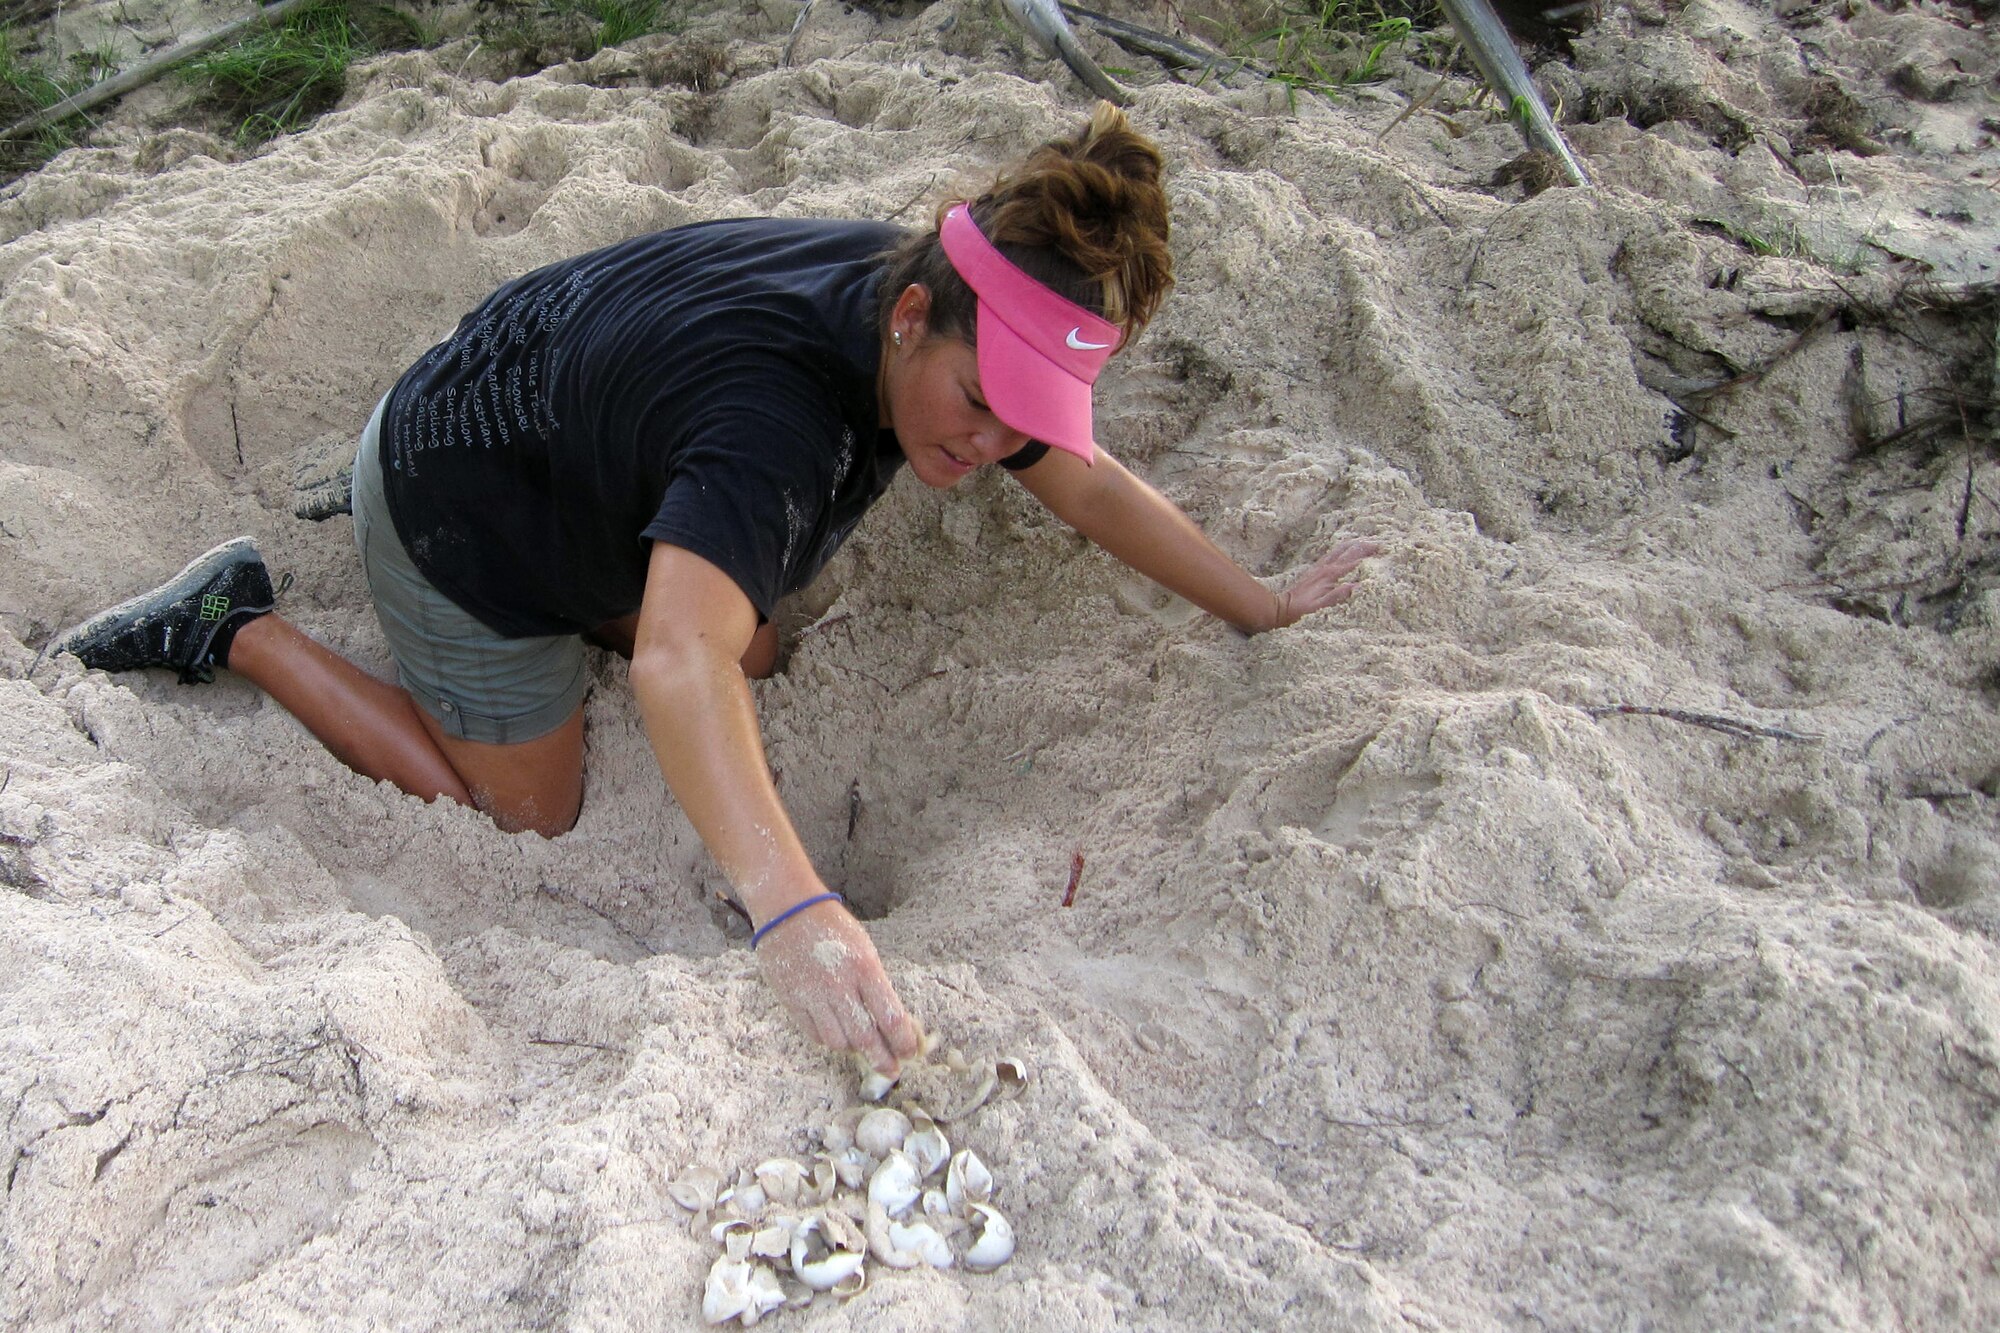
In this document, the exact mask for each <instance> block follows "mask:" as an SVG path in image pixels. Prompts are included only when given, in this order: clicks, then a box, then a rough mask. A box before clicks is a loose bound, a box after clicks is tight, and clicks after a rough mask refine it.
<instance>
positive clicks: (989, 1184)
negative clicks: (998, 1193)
mask: <svg viewBox="0 0 2000 1333" xmlns="http://www.w3.org/2000/svg"><path fill="white" fill-rule="evenodd" d="M944 1197H945V1200H946V1202H947V1203H949V1204H950V1205H951V1210H952V1211H953V1212H954V1213H961V1214H962V1213H964V1212H965V1211H966V1209H967V1208H969V1207H972V1206H973V1205H975V1204H982V1203H985V1202H986V1201H987V1200H988V1199H990V1198H992V1197H993V1173H992V1172H991V1171H989V1170H987V1169H986V1163H984V1162H982V1161H980V1160H979V1154H978V1153H976V1152H974V1151H972V1149H970V1148H967V1149H966V1150H965V1151H963V1152H961V1153H959V1154H958V1155H957V1156H956V1157H953V1158H952V1159H951V1166H950V1167H949V1168H947V1169H946V1171H945V1175H944Z"/></svg>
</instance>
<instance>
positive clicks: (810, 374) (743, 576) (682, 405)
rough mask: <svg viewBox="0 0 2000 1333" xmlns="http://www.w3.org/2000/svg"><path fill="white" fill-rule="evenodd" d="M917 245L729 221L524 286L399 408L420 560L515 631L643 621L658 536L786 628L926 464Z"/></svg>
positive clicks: (393, 475)
mask: <svg viewBox="0 0 2000 1333" xmlns="http://www.w3.org/2000/svg"><path fill="white" fill-rule="evenodd" d="M900 236H901V233H900V232H899V231H897V230H896V229H895V228H893V227H889V226H885V225H882V224H878V223H853V222H819V221H794V220H776V219H745V220H735V221H725V222H707V223H700V224H696V225H694V226H688V227H678V228H675V229H673V230H671V231H664V232H658V233H655V234H653V235H650V236H641V237H637V238H634V239H633V240H629V241H625V242H622V243H620V244H617V245H613V246H610V247H607V248H606V249H602V250H598V251H594V252H592V253H590V254H586V255H582V256H579V257H577V258H575V259H570V260H566V261H564V262H562V263H558V264H552V265H550V266H548V267H547V268H543V269H539V270H537V271H536V272H533V273H530V274H528V275H527V276H526V277H523V278H519V279H516V280H515V281H513V282H511V283H508V284H507V285H506V286H504V287H502V288H501V289H500V290H499V291H497V292H495V293H494V294H493V295H492V296H491V297H489V298H488V299H487V301H486V302H485V304H483V305H481V306H480V307H479V309H477V310H475V311H473V312H472V313H471V314H470V315H467V316H466V317H465V319H464V320H463V321H461V322H460V324H459V326H458V331H457V332H456V333H454V334H453V335H452V336H451V337H450V338H449V339H447V340H446V341H444V342H442V343H440V344H439V345H438V346H436V347H434V348H432V349H431V351H430V352H428V353H427V354H426V355H425V356H424V357H423V359H422V360H420V361H419V362H418V363H417V364H416V365H415V366H413V367H411V368H410V370H409V371H408V372H407V373H406V374H404V376H403V378H402V380H401V381H400V382H398V384H397V385H396V388H395V389H394V391H393V392H392V394H391V396H390V399H389V405H388V409H387V412H386V415H385V417H384V420H383V428H382V451H381V453H382V471H383V485H384V490H385V493H386V495H387V498H388V503H389V510H390V513H391V514H392V515H393V516H394V519H395V523H396V531H397V533H398V535H399V536H401V538H402V540H403V544H404V546H405V547H406V548H407V549H408V550H409V553H410V558H411V559H412V560H413V561H414V562H415V563H416V566H417V568H418V569H420V570H421V571H422V572H423V573H424V575H425V577H426V578H428V579H430V580H431V582H432V583H433V584H435V585H436V586H437V587H438V589H439V590H441V591H442V592H444V593H445V594H446V595H447V596H449V597H450V598H451V599H452V600H453V601H454V602H457V603H458V604H459V605H461V606H463V607H464V608H465V609H466V610H467V611H469V612H471V613H472V614H473V615H475V616H477V617H478V618H479V619H480V620H481V621H483V622H485V623H486V624H488V625H490V626H492V627H493V629H495V630H496V631H498V632H499V633H501V634H504V635H508V636H513V637H521V636H527V635H541V634H574V633H582V632H586V631H588V630H591V629H593V628H595V627H597V626H598V625H601V624H603V623H604V622H606V621H609V620H613V619H616V618H617V617H619V616H623V615H628V614H630V613H631V612H633V611H636V610H637V609H638V608H639V602H640V598H641V596H642V594H643V593H644V591H645V583H646V569H647V559H648V554H649V551H650V543H651V541H654V540H657V541H665V542H669V543H672V544H673V545H675V546H680V547H684V548H686V549H687V550H689V551H692V552H694V553H695V554H696V555H699V556H702V557H703V558H704V559H707V560H709V561H710V562H712V563H713V564H715V565H716V566H717V567H719V568H720V569H721V570H722V571H723V572H724V573H726V574H728V575H729V576H730V577H731V578H732V579H733V580H735V582H736V584H737V585H738V586H739V587H741V588H742V590H743V592H744V594H745V596H747V597H748V598H749V599H750V601H751V603H752V604H753V605H755V606H756V608H757V610H758V612H759V613H760V614H761V615H763V616H764V617H766V618H768V617H769V616H770V615H771V614H772V611H773V609H774V607H775V606H776V604H777V601H778V599H779V597H781V596H782V595H784V594H786V593H789V592H794V591H796V590H798V589H800V588H802V587H804V586H805V585H806V584H807V583H809V582H810V581H811V580H812V578H813V576H814V575H815V574H817V573H818V572H819V570H820V567H821V566H822V565H824V564H825V563H826V561H827V559H828V558H829V557H830V556H831V555H832V554H833V552H834V551H835V549H837V548H838V547H839V545H840V543H841V542H842V541H843V540H844V539H845V538H846V537H847V535H848V533H849V532H851V531H852V530H853V528H854V525H855V524H856V523H857V522H859V521H860V518H861V515H862V513H863V512H864V511H865V510H866V509H867V508H868V507H869V505H871V504H873V503H874V502H875V501H876V500H877V499H878V498H880V496H881V495H882V493H883V491H885V490H886V489H887V488H888V485H889V482H890V481H891V480H892V479H893V477H894V475H895V471H896V469H897V467H899V466H900V465H901V464H902V462H903V455H902V451H901V450H900V449H899V448H898V447H897V443H896V439H895V436H894V435H893V434H892V433H891V432H889V431H886V430H883V429H881V428H880V415H881V414H880V407H879V405H878V402H877V398H876V390H875V378H876V371H877V368H878V366H879V363H880V359H881V349H880V334H879V332H878V329H877V322H876V314H875V292H876V277H877V273H878V271H879V268H880V257H881V255H882V252H883V251H885V250H886V249H888V248H889V247H890V246H891V245H893V244H894V243H895V242H896V241H897V240H898V239H899V238H900ZM1030 448H1031V450H1032V449H1033V446H1031V447H1030ZM1018 457H1019V465H1025V464H1026V463H1028V462H1030V461H1032V459H1031V458H1030V457H1028V456H1027V451H1024V454H1023V455H1021V456H1018ZM1008 461H1009V462H1010V463H1011V462H1015V460H1012V459H1010V460H1008Z"/></svg>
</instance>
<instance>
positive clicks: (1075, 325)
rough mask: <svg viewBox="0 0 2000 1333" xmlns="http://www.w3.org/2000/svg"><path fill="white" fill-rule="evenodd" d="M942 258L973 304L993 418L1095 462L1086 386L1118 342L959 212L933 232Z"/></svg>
mask: <svg viewBox="0 0 2000 1333" xmlns="http://www.w3.org/2000/svg"><path fill="white" fill-rule="evenodd" d="M938 239H939V241H940V242H942V243H943V245H944V253H945V256H946V258H948V259H950V260H951V266H952V267H953V268H954V269H956V270H958V276H959V277H961V278H963V279H965V283H966V285H967V286H968V287H970V288H972V290H973V294H974V295H976V296H977V297H978V298H979V332H978V342H979V384H980V388H981V389H983V390H984V391H985V394H986V401H987V403H988V404H989V405H990V406H991V407H992V408H993V415H994V416H996V417H999V418H1000V420H1001V421H1003V422H1005V423H1006V424H1007V425H1009V426H1011V427H1013V428H1014V429H1015V430H1018V431H1021V432H1022V433H1024V434H1026V435H1027V436H1028V437H1029V438H1031V439H1036V440H1040V441H1042V443H1044V444H1050V445H1054V446H1055V447H1056V448H1058V449H1061V450H1063V451H1065V452H1067V453H1072V454H1075V455H1076V456H1077V457H1078V458H1081V459H1082V460H1083V461H1084V462H1086V463H1094V462H1096V461H1097V442H1096V440H1095V439H1094V438H1093V437H1092V434H1091V428H1090V386H1091V385H1093V384H1095V383H1096V382H1097V372H1098V371H1100V370H1102V369H1104V363H1105V362H1106V361H1108V360H1109V359H1110V358H1111V354H1112V352H1114V351H1116V350H1117V349H1118V344H1119V342H1120V341H1122V340H1123V338H1124V333H1123V331H1122V330H1120V329H1119V327H1118V326H1117V325H1116V324H1113V323H1111V322H1110V321H1109V320H1104V319H1100V318H1098V317H1097V316H1096V315H1093V314H1091V313H1090V312H1089V311H1088V310H1085V309H1084V308H1083V307H1082V306H1080V305H1077V304H1076V303H1075V302H1073V301H1066V300H1064V299H1063V298H1062V297H1060V296H1057V295H1056V294H1055V293H1054V292H1052V291H1050V290H1049V289H1048V288H1046V287H1044V286H1042V284H1041V283H1039V282H1036V281H1035V280H1034V279H1033V278H1031V277H1029V276H1028V275H1027V274H1025V273H1023V272H1022V271H1021V270H1020V269H1018V268H1016V267H1014V264H1013V262H1012V261H1011V260H1009V259H1008V258H1007V257H1006V256H1005V255H1003V254H1001V253H1000V252H999V251H998V250H996V249H994V248H993V243H992V242H991V241H989V240H987V239H986V237H985V235H984V234H983V233H982V232H981V231H980V230H979V224H978V223H976V222H974V221H973V220H972V211H971V210H970V209H968V208H967V207H966V206H965V205H964V204H953V205H952V207H951V210H950V211H949V212H947V213H946V214H945V215H944V222H943V224H942V225H940V226H939V227H938Z"/></svg>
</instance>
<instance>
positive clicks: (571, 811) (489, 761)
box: [404, 695, 583, 838]
mask: <svg viewBox="0 0 2000 1333" xmlns="http://www.w3.org/2000/svg"><path fill="white" fill-rule="evenodd" d="M404 697H406V698H407V697H408V696H407V695H406V696H404ZM412 707H413V710H414V711H415V712H416V714H417V720H418V721H419V723H421V724H422V726H423V728H424V730H425V732H426V733H427V734H428V735H429V736H430V738H431V741H432V743H433V744H434V745H436V746H437V748H438V751H439V752H440V753H441V754H443V756H444V757H445V758H446V759H447V760H449V761H450V763H451V766H452V768H453V769H454V770H455V771H456V772H457V773H458V774H459V776H461V777H462V778H464V779H465V786H466V789H467V790H469V791H470V792H471V793H472V804H474V805H476V806H478V807H479V808H480V809H481V810H484V811H485V812H486V813H487V814H489V815H491V816H492V817H493V822H494V823H496V824H498V825H499V826H500V827H501V828H503V829H505V830H507V832H509V833H520V832H523V831H527V832H533V833H539V834H541V835H542V836H543V837H545V838H553V837H555V836H556V835H557V834H558V833H567V832H569V831H570V830H571V829H572V828H575V827H576V817H577V815H578V813H579V812H581V811H582V809H583V708H582V706H581V705H579V706H578V707H577V709H576V711H575V712H573V713H571V714H570V715H569V720H568V721H566V722H564V723H563V724H562V725H561V726H559V727H557V728H556V729H555V730H554V731H552V732H550V733H549V734H548V735H546V736H537V737H536V738H535V739H534V740H531V741H521V742H519V743H517V744H514V745H489V744H486V743H485V742H483V741H467V740H460V739H459V738H458V737H456V736H450V735H447V734H446V733H445V731H444V729H443V728H442V727H440V726H439V725H438V722H437V719H435V718H433V717H432V716H431V715H430V714H429V713H426V712H424V711H423V710H422V709H418V708H415V707H414V705H413V706H412Z"/></svg>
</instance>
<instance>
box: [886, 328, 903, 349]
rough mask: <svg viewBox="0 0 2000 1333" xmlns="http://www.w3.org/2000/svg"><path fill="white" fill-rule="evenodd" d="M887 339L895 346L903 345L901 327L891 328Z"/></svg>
mask: <svg viewBox="0 0 2000 1333" xmlns="http://www.w3.org/2000/svg"><path fill="white" fill-rule="evenodd" d="M889 339H890V341H891V342H893V343H895V344H896V346H898V347H901V346H902V345H903V331H902V330H901V329H896V330H893V331H892V332H891V333H890V334H889Z"/></svg>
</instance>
